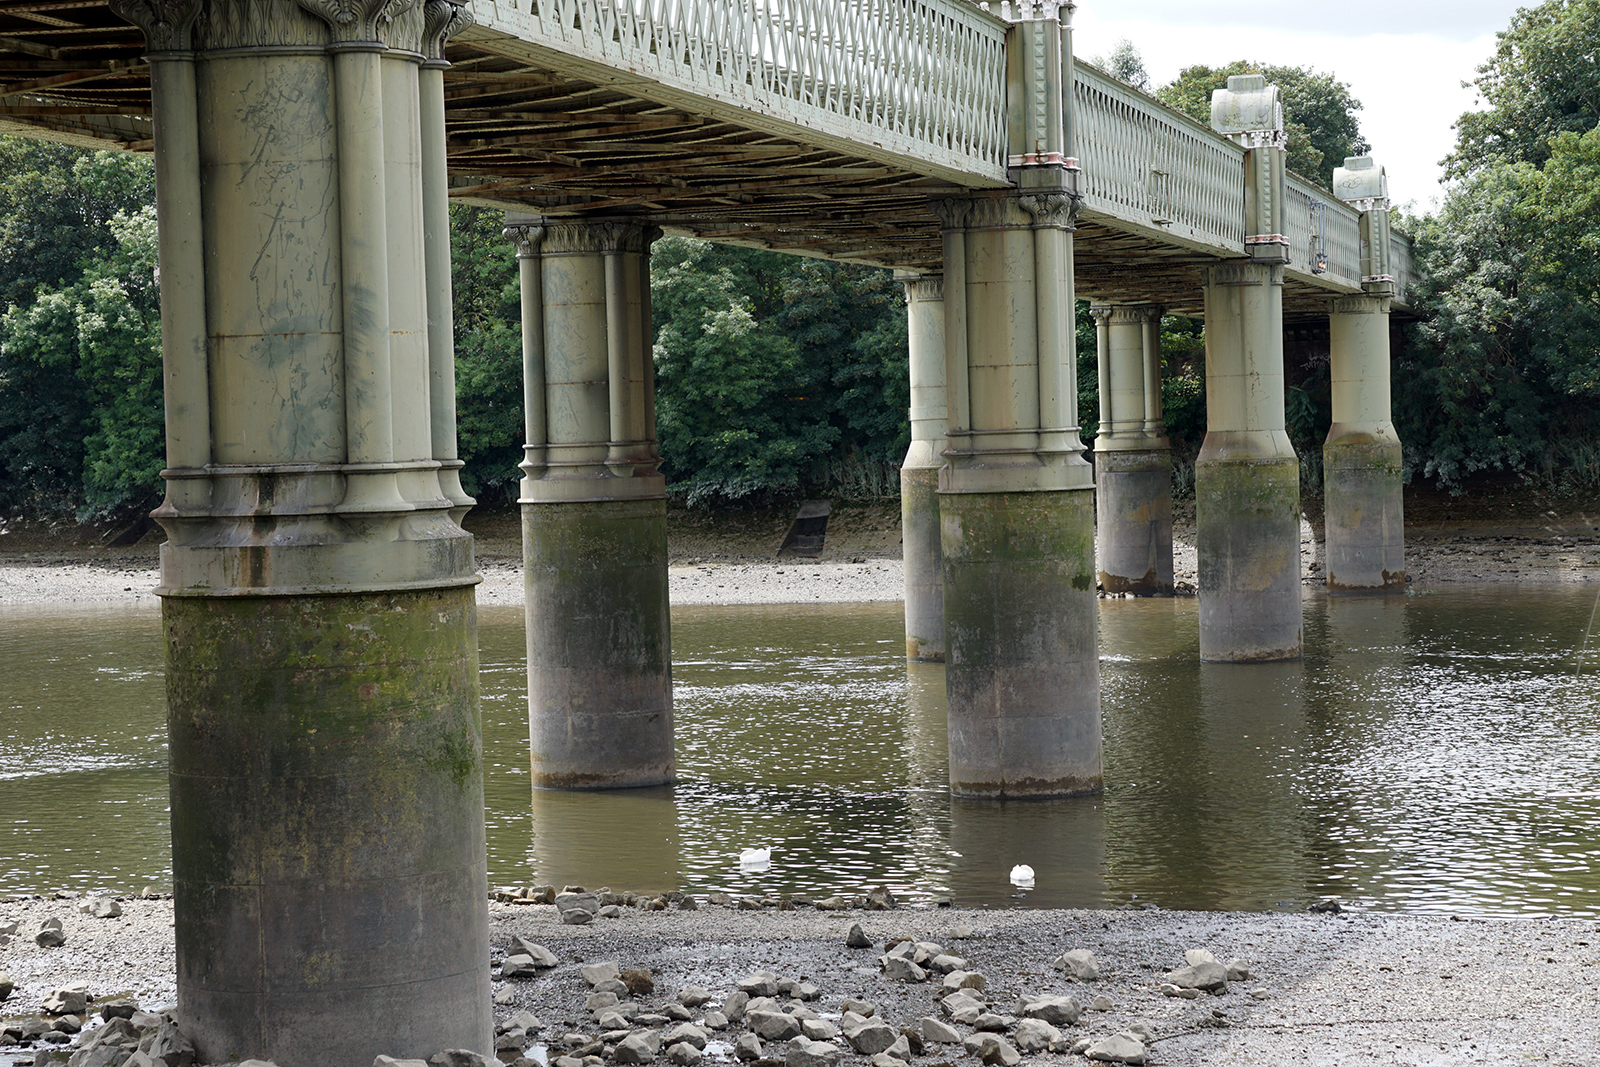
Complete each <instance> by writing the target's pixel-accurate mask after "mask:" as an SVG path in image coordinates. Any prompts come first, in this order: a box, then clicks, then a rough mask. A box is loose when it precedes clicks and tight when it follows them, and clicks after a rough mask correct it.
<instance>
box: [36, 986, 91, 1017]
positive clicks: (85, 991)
mask: <svg viewBox="0 0 1600 1067" xmlns="http://www.w3.org/2000/svg"><path fill="white" fill-rule="evenodd" d="M88 1007H89V983H88V982H69V983H68V984H67V985H64V986H61V987H60V988H59V989H55V990H52V991H51V993H50V995H49V996H48V997H45V999H44V1012H45V1014H46V1015H82V1014H83V1013H84V1011H85V1010H87V1009H88Z"/></svg>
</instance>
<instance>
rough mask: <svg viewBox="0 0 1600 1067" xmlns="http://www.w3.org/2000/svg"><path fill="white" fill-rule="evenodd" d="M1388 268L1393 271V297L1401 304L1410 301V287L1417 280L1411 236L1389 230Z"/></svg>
mask: <svg viewBox="0 0 1600 1067" xmlns="http://www.w3.org/2000/svg"><path fill="white" fill-rule="evenodd" d="M1389 269H1390V270H1391V271H1393V272H1394V297H1395V300H1396V301H1398V302H1399V303H1402V304H1410V303H1411V287H1412V285H1414V284H1416V280H1417V262H1416V257H1415V255H1414V253H1413V252H1412V249H1411V238H1409V237H1406V236H1405V235H1403V234H1398V233H1395V232H1394V231H1393V230H1390V231H1389Z"/></svg>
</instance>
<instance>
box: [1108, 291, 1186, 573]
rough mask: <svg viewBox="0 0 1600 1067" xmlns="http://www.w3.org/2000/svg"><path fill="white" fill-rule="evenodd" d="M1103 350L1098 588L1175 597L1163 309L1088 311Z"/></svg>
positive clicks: (1142, 308) (1109, 306)
mask: <svg viewBox="0 0 1600 1067" xmlns="http://www.w3.org/2000/svg"><path fill="white" fill-rule="evenodd" d="M1090 314H1092V315H1093V316H1094V319H1095V338H1096V341H1097V344H1098V348H1099V369H1100V432H1099V433H1098V434H1097V435H1096V436H1095V439H1094V468H1095V542H1096V546H1097V548H1098V558H1099V568H1100V569H1099V578H1100V588H1101V589H1103V590H1104V591H1105V592H1107V593H1132V594H1134V595H1135V596H1171V595H1172V444H1171V442H1170V441H1168V439H1167V435H1166V427H1165V426H1163V425H1162V422H1161V309H1160V308H1158V307H1148V306H1133V307H1113V306H1111V305H1106V304H1100V305H1096V306H1094V307H1092V308H1090Z"/></svg>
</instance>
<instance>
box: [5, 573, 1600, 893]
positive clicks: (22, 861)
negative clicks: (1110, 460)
mask: <svg viewBox="0 0 1600 1067" xmlns="http://www.w3.org/2000/svg"><path fill="white" fill-rule="evenodd" d="M1593 607H1594V591H1593V589H1592V588H1585V587H1581V586H1573V587H1542V588H1541V587H1528V586H1520V587H1511V586H1499V587H1480V588H1476V589H1459V590H1450V591H1447V592H1440V593H1433V594H1421V595H1416V596H1409V597H1403V598H1394V599H1388V600H1378V599H1329V598H1326V597H1323V596H1320V595H1319V596H1313V597H1310V598H1308V599H1307V601H1306V648H1307V656H1306V659H1305V661H1304V662H1302V663H1295V664H1278V665H1255V666H1220V665H1217V666H1213V665H1202V664H1200V663H1198V662H1197V661H1196V659H1197V657H1196V653H1197V648H1198V630H1197V626H1198V623H1197V616H1196V605H1195V602H1194V601H1193V600H1176V601H1158V600H1147V601H1122V600H1118V601H1107V602H1104V603H1103V604H1102V605H1101V612H1100V625H1101V632H1100V641H1101V657H1102V658H1101V680H1102V703H1103V709H1104V715H1105V744H1106V783H1107V790H1106V794H1105V795H1104V796H1103V797H1100V798H1095V799H1088V800H1071V801H1045V802H1029V803H1020V802H1013V803H1005V804H1000V803H991V802H968V801H960V800H953V799H952V798H951V797H950V796H949V795H948V793H947V791H946V788H945V777H946V766H945V735H944V714H945V706H944V672H943V668H941V667H938V666H925V665H908V664H906V663H905V662H904V660H903V658H902V656H903V649H904V642H903V638H902V636H901V622H900V608H899V605H898V604H867V605H817V606H788V605H785V606H755V607H750V606H746V607H725V608H708V607H694V608H681V609H678V610H677V611H675V612H674V614H673V646H674V650H675V651H674V655H675V666H674V680H675V694H676V697H675V699H676V707H677V728H678V767H679V772H680V775H681V779H682V780H681V781H680V783H679V784H678V785H677V786H676V787H673V788H670V789H652V790H631V791H624V792H618V793H608V794H572V793H559V792H550V791H532V790H530V789H529V785H528V774H527V730H526V723H525V715H526V710H525V709H526V704H525V700H524V693H523V663H522V656H523V634H522V614H521V610H520V609H510V610H506V609H488V610H485V611H483V612H482V614H481V617H480V639H481V647H482V671H483V674H482V681H483V698H484V719H485V754H486V766H487V773H488V780H487V796H488V809H489V810H488V820H489V863H490V871H489V877H490V881H491V883H494V884H503V883H524V884H526V883H536V882H555V883H557V884H560V883H580V884H587V885H600V884H607V885H611V886H613V887H615V888H629V889H641V890H642V889H667V888H683V889H687V890H691V891H697V892H704V891H709V890H716V889H722V890H729V891H733V892H775V893H794V894H811V893H817V892H820V891H824V890H835V889H849V890H854V889H859V888H861V887H863V886H865V885H868V884H877V883H886V884H888V885H890V886H891V887H893V888H894V889H896V891H897V892H900V893H901V894H902V895H908V896H911V897H921V898H927V897H929V896H932V895H936V894H947V895H949V896H952V897H953V898H954V899H956V900H957V901H958V902H961V903H966V904H986V905H996V906H1007V905H1012V906H1015V905H1021V906H1053V907H1061V906H1093V905H1108V904H1120V903H1123V902H1126V901H1129V900H1131V899H1137V900H1139V901H1147V902H1152V903H1157V904H1160V905H1163V906H1166V907H1186V908H1245V909H1261V908H1274V907H1292V908H1300V907H1303V906H1304V904H1305V903H1306V902H1307V901H1308V900H1311V899H1314V898H1316V897H1319V896H1322V895H1327V894H1339V895H1341V896H1342V897H1344V898H1345V899H1346V900H1353V901H1357V902H1360V903H1361V904H1364V905H1366V906H1369V907H1375V908H1383V909H1391V910H1412V911H1419V910H1431V911H1451V912H1456V913H1461V914H1477V915H1511V914H1537V913H1558V914H1564V915H1584V916H1600V864H1597V862H1596V861H1597V859H1600V716H1597V715H1596V711H1597V710H1600V681H1597V677H1600V676H1597V673H1596V672H1597V670H1600V655H1595V654H1592V653H1591V654H1589V655H1588V656H1585V657H1580V655H1579V652H1578V650H1579V646H1580V645H1581V644H1582V643H1583V641H1584V634H1585V631H1586V628H1587V626H1588V623H1589V618H1590V612H1591V609H1592V608H1593ZM160 662H161V636H160V627H159V621H158V617H157V614H156V612H155V611H154V610H152V609H149V608H116V609H100V610H92V611H89V610H81V609H75V610H70V611H68V610H57V611H51V610H40V609H35V608H0V893H3V892H24V891H42V890H47V889H56V888H75V889H94V888H104V889H132V888H138V887H141V886H143V885H145V884H147V883H151V882H154V883H156V884H158V885H165V884H166V883H167V882H168V881H169V880H170V863H169V859H168V855H167V839H166V834H167V829H166V795H165V766H164V760H165V754H164V725H163V721H162V717H163V706H162V701H163V685H162V680H161V672H160ZM754 846H766V847H770V848H771V849H772V866H771V868H770V869H768V870H765V871H760V872H747V871H741V870H740V868H739V863H738V853H739V851H740V849H741V848H745V847H754ZM1016 863H1027V864H1029V865H1031V866H1032V867H1033V868H1034V869H1035V871H1036V887H1035V888H1034V889H1032V890H1029V891H1026V892H1024V891H1022V890H1018V889H1016V888H1014V887H1012V886H1011V885H1010V884H1009V883H1008V881H1007V877H1006V876H1007V872H1008V871H1009V870H1010V868H1011V867H1012V865H1013V864H1016Z"/></svg>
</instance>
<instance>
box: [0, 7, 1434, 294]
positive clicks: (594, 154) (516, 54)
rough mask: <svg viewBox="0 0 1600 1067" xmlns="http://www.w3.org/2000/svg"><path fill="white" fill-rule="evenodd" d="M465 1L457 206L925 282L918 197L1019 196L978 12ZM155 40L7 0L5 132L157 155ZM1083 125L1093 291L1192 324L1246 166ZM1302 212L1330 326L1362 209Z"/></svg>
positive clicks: (990, 46) (451, 100)
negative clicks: (603, 221) (630, 224)
mask: <svg viewBox="0 0 1600 1067" xmlns="http://www.w3.org/2000/svg"><path fill="white" fill-rule="evenodd" d="M473 10H474V13H475V15H476V17H477V20H478V24H477V25H475V26H473V27H472V28H470V29H469V30H467V31H466V32H465V33H463V34H462V35H461V36H460V37H459V38H457V39H456V40H455V41H453V42H452V43H451V46H450V50H449V55H450V59H451V61H452V63H453V66H452V67H451V69H450V70H449V71H448V72H447V73H446V93H447V115H448V127H449V158H450V166H451V172H452V181H453V183H454V185H455V189H454V195H455V196H457V197H458V198H460V199H462V200H467V201H472V202H479V203H489V204H494V205H497V206H503V207H508V208H514V209H522V210H533V211H540V212H545V213H550V214H577V213H590V212H599V211H604V212H612V213H622V214H640V215H648V216H649V217H651V218H652V219H654V220H655V221H656V222H657V223H658V224H659V225H661V226H663V227H666V228H668V229H671V230H676V231H679V232H686V233H692V234H696V235H698V236H702V237H705V238H708V239H711V240H718V241H725V242H731V243H743V244H755V245H760V246H763V247H769V248H773V249H778V250H782V251H787V252H793V253H797V254H802V255H818V256H828V257H832V258H840V259H850V260H855V261H860V262H867V263H876V264H882V265H886V266H894V267H900V268H905V269H910V270H937V269H938V267H939V262H940V248H941V245H940V237H939V227H938V222H937V220H936V218H935V217H934V215H933V213H932V211H931V210H930V209H929V207H928V197H929V195H930V194H937V193H939V192H950V191H955V190H958V189H983V188H999V187H1004V185H1005V184H1006V178H1005V169H1004V155H1003V153H1004V150H1005V146H1004V143H1003V141H1004V134H1005V129H1004V127H1005V100H1004V96H1005V78H1004V73H1005V61H1004V37H1005V24H1004V23H1003V22H1002V21H1001V20H1000V19H999V18H997V17H995V16H993V15H991V14H989V13H987V12H984V11H980V10H978V9H976V8H975V7H973V6H972V5H970V4H968V3H966V2H964V0H834V2H831V3H818V2H817V0H768V2H767V3H764V4H761V5H745V4H737V5H734V4H728V3H726V2H725V0H499V2H497V0H475V2H474V4H473ZM142 50H143V40H142V37H141V35H140V33H139V32H138V31H137V30H135V29H134V28H133V27H131V26H127V25H126V24H124V23H122V22H121V21H120V20H119V19H118V18H117V17H116V16H115V15H114V14H113V13H112V12H111V11H110V10H109V8H108V6H107V4H106V2H105V0H0V132H6V131H9V132H19V133H27V134H29V135H31V136H45V137H51V138H55V139H60V140H67V141H73V142H75V143H83V144H96V145H101V146H105V145H108V144H109V145H113V146H117V147H121V148H124V149H128V150H132V151H148V150H149V149H150V147H151V140H150V138H151V126H150V100H149V80H148V72H147V68H146V67H145V65H144V64H143V62H142V61H141V59H140V54H141V52H142ZM1073 113H1074V114H1075V115H1076V131H1075V132H1076V140H1077V152H1078V156H1079V158H1080V159H1081V161H1082V168H1083V191H1084V196H1085V199H1084V204H1083V212H1082V223H1081V226H1080V229H1079V231H1078V235H1077V237H1078V239H1077V243H1076V260H1077V281H1078V291H1079V293H1080V294H1081V295H1083V296H1086V297H1091V298H1097V299H1106V300H1136V301H1141V302H1158V303H1163V304H1166V305H1167V306H1168V307H1170V308H1172V309H1173V310H1174V311H1177V312H1180V313H1187V314H1198V313H1199V311H1200V306H1199V301H1200V273H1199V272H1200V270H1201V269H1202V268H1203V267H1204V266H1206V265H1207V264H1210V263H1215V262H1216V261H1217V260H1219V259H1226V258H1236V257H1239V256H1242V255H1243V254H1244V249H1243V238H1244V234H1243V214H1244V212H1243V193H1242V188H1241V183H1242V177H1241V172H1242V162H1241V161H1242V153H1241V152H1240V150H1239V149H1238V148H1237V147H1236V146H1234V145H1233V144H1232V143H1230V142H1228V141H1227V140H1226V139H1224V138H1222V137H1219V136H1218V135H1217V134H1215V133H1214V132H1212V131H1211V130H1209V129H1206V128H1205V127H1203V126H1200V125H1199V124H1197V123H1194V122H1192V121H1190V120H1189V119H1188V118H1186V117H1185V116H1182V115H1179V114H1177V113H1176V112H1173V111H1171V110H1169V109H1167V108H1165V107H1163V106H1161V105H1160V104H1158V103H1156V102H1155V101H1154V100H1153V99H1151V98H1150V97H1148V96H1145V95H1144V94H1142V93H1139V92H1137V91H1136V90H1133V89H1131V88H1129V87H1127V86H1125V85H1122V84H1121V83H1119V82H1116V81H1114V80H1112V79H1110V78H1108V77H1107V76H1105V75H1104V74H1101V73H1100V72H1099V71H1097V70H1095V69H1094V68H1092V67H1089V66H1087V65H1080V66H1079V68H1078V76H1077V78H1076V81H1075V84H1074V86H1073ZM1290 201H1291V203H1290V210H1289V212H1288V223H1289V228H1290V233H1289V235H1288V236H1289V237H1290V239H1291V257H1292V258H1291V261H1290V265H1289V269H1288V273H1287V277H1288V283H1287V285H1286V289H1285V313H1286V315H1289V316H1290V317H1294V316H1310V315H1320V314H1322V313H1324V311H1325V307H1326V298H1327V296H1328V295H1329V294H1330V293H1338V292H1353V291H1356V290H1357V289H1358V287H1359V268H1358V262H1359V260H1358V255H1359V249H1358V235H1357V230H1356V224H1357V218H1356V215H1355V212H1354V211H1352V210H1351V209H1350V208H1349V207H1347V206H1346V205H1344V204H1342V203H1339V202H1338V201H1335V200H1333V198H1332V197H1331V196H1330V195H1328V194H1326V193H1324V192H1323V191H1321V190H1319V189H1317V188H1316V187H1315V186H1313V185H1311V184H1310V183H1307V182H1303V181H1301V180H1299V179H1291V182H1290ZM1319 238H1320V244H1321V246H1322V247H1323V249H1324V250H1325V254H1326V268H1325V269H1316V268H1315V266H1314V243H1316V242H1318V240H1319ZM1397 243H1399V244H1400V246H1401V247H1399V248H1397V249H1396V255H1395V257H1394V258H1395V260H1396V263H1397V266H1398V267H1399V268H1400V270H1401V271H1402V277H1401V278H1400V279H1397V280H1399V281H1400V282H1401V283H1402V284H1404V282H1405V280H1406V279H1405V277H1404V276H1403V275H1404V274H1405V273H1406V272H1408V270H1409V262H1410V259H1409V254H1408V251H1409V249H1408V247H1407V246H1405V244H1404V242H1403V241H1398V242H1397ZM1402 291H1403V290H1402Z"/></svg>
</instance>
